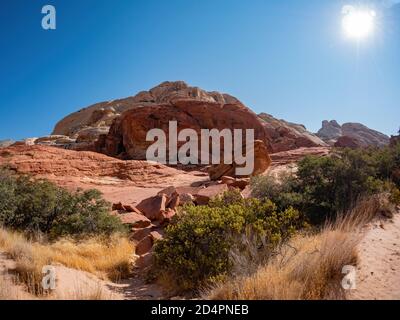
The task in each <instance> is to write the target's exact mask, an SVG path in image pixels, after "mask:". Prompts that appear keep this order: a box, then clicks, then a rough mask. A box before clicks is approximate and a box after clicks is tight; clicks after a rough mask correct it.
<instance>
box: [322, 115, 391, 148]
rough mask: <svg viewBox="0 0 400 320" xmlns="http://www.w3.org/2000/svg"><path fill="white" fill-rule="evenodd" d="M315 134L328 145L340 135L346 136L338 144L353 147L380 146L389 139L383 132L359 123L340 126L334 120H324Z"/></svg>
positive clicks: (333, 142) (387, 142)
mask: <svg viewBox="0 0 400 320" xmlns="http://www.w3.org/2000/svg"><path fill="white" fill-rule="evenodd" d="M317 136H319V137H320V138H321V139H323V140H324V141H326V142H328V143H329V144H330V145H334V144H335V143H336V142H337V141H338V139H339V138H340V137H347V138H344V139H345V140H342V141H340V142H339V145H346V144H349V145H352V146H353V147H368V146H376V147H382V146H385V145H387V144H389V140H390V139H389V137H388V136H386V135H385V134H383V133H380V132H378V131H376V130H372V129H370V128H368V127H366V126H364V125H363V124H361V123H350V122H349V123H344V124H343V125H342V126H340V125H339V124H338V123H337V122H336V121H335V120H332V121H326V120H324V121H323V122H322V128H321V129H320V130H319V131H318V133H317ZM350 139H352V141H350ZM356 145H357V146H356Z"/></svg>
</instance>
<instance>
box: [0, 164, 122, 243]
mask: <svg viewBox="0 0 400 320" xmlns="http://www.w3.org/2000/svg"><path fill="white" fill-rule="evenodd" d="M109 211H110V205H109V203H107V202H106V201H105V200H103V199H102V197H101V194H100V192H99V191H97V190H89V191H81V190H78V191H77V192H76V193H70V192H68V191H66V190H65V189H62V188H60V187H58V186H56V185H55V184H53V183H51V182H50V181H47V180H33V179H31V178H30V177H27V176H15V175H12V174H11V173H10V172H8V171H7V170H1V171H0V225H3V226H5V227H8V228H10V229H13V230H19V231H23V232H24V233H26V234H30V235H34V234H38V233H39V234H40V233H43V234H46V235H48V236H50V237H51V238H57V237H60V236H67V235H68V236H86V235H95V234H107V235H109V234H111V233H114V232H117V231H121V232H123V231H124V227H123V225H122V224H121V222H120V220H119V219H118V218H116V217H113V216H111V215H110V214H109Z"/></svg>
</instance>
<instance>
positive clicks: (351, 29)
mask: <svg viewBox="0 0 400 320" xmlns="http://www.w3.org/2000/svg"><path fill="white" fill-rule="evenodd" d="M342 13H343V20H342V26H343V30H344V33H345V34H346V36H347V37H349V38H355V39H363V38H366V37H367V36H369V35H370V34H371V33H372V32H373V31H374V26H375V17H376V13H375V11H373V10H368V9H357V8H355V7H353V6H345V7H343V10H342Z"/></svg>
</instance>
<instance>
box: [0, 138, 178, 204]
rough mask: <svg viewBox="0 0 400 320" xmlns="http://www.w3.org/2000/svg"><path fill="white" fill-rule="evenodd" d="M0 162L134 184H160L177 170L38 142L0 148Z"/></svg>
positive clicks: (33, 171)
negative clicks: (36, 143)
mask: <svg viewBox="0 0 400 320" xmlns="http://www.w3.org/2000/svg"><path fill="white" fill-rule="evenodd" d="M1 165H8V166H9V167H10V168H11V169H12V170H14V171H16V172H18V173H25V174H30V175H33V176H42V177H46V178H49V179H50V180H54V178H56V177H61V178H64V177H76V178H78V179H79V180H80V181H85V180H89V179H90V181H96V179H99V178H107V179H108V180H111V179H114V180H115V181H124V182H125V183H127V182H132V183H135V185H140V184H143V183H145V182H146V181H147V182H149V183H152V184H153V185H160V184H161V183H162V182H163V181H164V180H165V181H168V180H169V179H168V177H173V176H174V175H178V174H179V175H180V174H181V173H180V172H179V171H178V170H175V169H173V168H170V167H166V166H163V165H161V164H158V163H153V162H147V161H136V160H128V161H123V160H119V159H115V158H112V157H108V156H106V155H103V154H99V153H95V152H90V151H80V152H78V151H72V150H62V149H58V148H54V147H49V146H39V145H34V146H25V145H20V146H12V147H9V148H3V149H1V150H0V166H1ZM114 180H111V181H114ZM146 186H148V185H146ZM115 209H118V208H115ZM121 209H122V208H121Z"/></svg>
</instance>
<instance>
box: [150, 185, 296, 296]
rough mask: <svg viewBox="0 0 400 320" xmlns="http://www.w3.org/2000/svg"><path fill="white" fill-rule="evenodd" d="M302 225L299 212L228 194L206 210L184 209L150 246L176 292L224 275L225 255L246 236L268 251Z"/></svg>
mask: <svg viewBox="0 0 400 320" xmlns="http://www.w3.org/2000/svg"><path fill="white" fill-rule="evenodd" d="M301 226H302V218H301V217H300V214H299V212H298V211H296V210H294V209H292V208H288V209H287V210H285V211H283V212H279V211H277V207H276V206H275V205H274V204H273V203H272V202H271V201H269V200H265V201H261V200H257V199H249V200H245V199H242V198H241V197H239V196H238V194H237V192H228V193H226V194H225V195H224V196H223V197H221V198H219V199H216V200H214V201H212V202H211V203H210V204H209V205H208V206H197V207H196V206H193V205H189V206H185V207H184V208H183V210H182V212H181V213H180V214H179V215H178V216H177V218H176V219H175V220H174V221H173V223H172V224H170V225H169V226H168V227H167V228H166V235H165V238H164V239H163V240H161V241H158V242H157V243H156V246H155V265H154V270H157V273H158V275H160V276H161V277H163V278H164V279H169V280H170V281H169V284H170V285H171V284H172V283H173V286H174V288H173V289H177V290H179V291H185V290H191V289H194V288H198V287H199V286H201V285H205V284H207V283H210V282H216V281H218V280H221V279H223V278H224V277H225V276H227V275H229V273H230V272H231V271H232V267H233V263H232V259H231V257H230V252H231V251H232V249H233V248H239V249H244V248H241V247H243V244H242V243H241V241H240V238H241V237H240V236H241V235H244V234H246V233H247V232H251V233H252V234H254V235H257V239H258V240H259V245H260V246H263V247H273V246H275V245H277V244H278V243H279V242H280V241H283V240H284V239H286V238H288V237H289V236H290V235H292V234H293V233H294V232H295V231H296V230H297V229H298V228H300V227H301Z"/></svg>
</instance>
